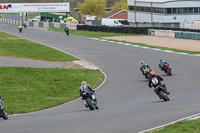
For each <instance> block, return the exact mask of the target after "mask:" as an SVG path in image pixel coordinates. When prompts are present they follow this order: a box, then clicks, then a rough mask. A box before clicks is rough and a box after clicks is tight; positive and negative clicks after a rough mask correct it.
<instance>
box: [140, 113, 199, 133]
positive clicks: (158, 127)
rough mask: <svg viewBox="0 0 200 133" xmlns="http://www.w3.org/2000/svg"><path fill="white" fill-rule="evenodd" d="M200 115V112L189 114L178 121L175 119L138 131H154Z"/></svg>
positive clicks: (143, 132)
mask: <svg viewBox="0 0 200 133" xmlns="http://www.w3.org/2000/svg"><path fill="white" fill-rule="evenodd" d="M199 115H200V113H199V114H195V115H191V116H188V117H185V118H182V119H179V120H176V121H173V122H170V123H167V124H164V125H161V126H157V127H154V128H151V129H147V130H144V131H141V132H138V133H145V132H149V131H153V130H156V129H160V128H163V127H166V126H168V125H172V124H175V123H177V122H180V121H184V120H187V119H191V118H193V117H197V116H199Z"/></svg>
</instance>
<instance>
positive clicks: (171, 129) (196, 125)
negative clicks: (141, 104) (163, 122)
mask: <svg viewBox="0 0 200 133" xmlns="http://www.w3.org/2000/svg"><path fill="white" fill-rule="evenodd" d="M151 133H200V119H198V120H193V121H182V122H177V123H175V124H172V125H169V126H167V127H164V128H163V129H160V130H156V131H152V132H151Z"/></svg>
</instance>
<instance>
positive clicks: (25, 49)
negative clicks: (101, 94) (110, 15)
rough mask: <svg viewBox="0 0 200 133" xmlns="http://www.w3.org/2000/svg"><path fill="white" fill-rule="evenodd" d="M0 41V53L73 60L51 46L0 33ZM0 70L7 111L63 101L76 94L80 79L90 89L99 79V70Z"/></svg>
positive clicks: (74, 96) (75, 96)
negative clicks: (88, 85)
mask: <svg viewBox="0 0 200 133" xmlns="http://www.w3.org/2000/svg"><path fill="white" fill-rule="evenodd" d="M0 41H1V43H0V55H1V56H2V55H3V56H11V57H22V58H29V59H37V60H47V61H71V60H77V58H75V57H73V56H70V55H67V54H65V53H62V52H60V51H57V50H55V49H52V48H49V47H46V46H43V45H40V44H37V43H34V42H31V41H28V40H25V39H21V38H19V37H16V36H13V35H10V34H6V33H3V32H0ZM0 73H1V74H0V84H1V86H0V95H1V96H2V98H3V101H4V104H5V108H6V110H7V112H8V114H16V113H24V112H31V111H36V110H42V109H45V108H49V107H53V106H56V105H59V104H63V103H65V102H68V101H70V100H72V99H75V98H77V97H79V90H78V88H79V87H80V83H81V81H83V80H84V81H86V82H87V83H89V84H90V85H91V86H92V87H93V88H94V87H96V86H97V85H99V84H100V83H101V82H102V80H103V74H102V73H101V72H100V71H99V70H88V69H58V68H57V69H56V68H50V69H47V68H23V67H0ZM97 95H98V94H97ZM80 108H81V107H80Z"/></svg>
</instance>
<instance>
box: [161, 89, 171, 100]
mask: <svg viewBox="0 0 200 133" xmlns="http://www.w3.org/2000/svg"><path fill="white" fill-rule="evenodd" d="M159 93H160V96H161V97H162V99H163V100H164V101H168V100H169V97H168V96H167V95H166V94H165V93H164V92H162V91H160V92H159Z"/></svg>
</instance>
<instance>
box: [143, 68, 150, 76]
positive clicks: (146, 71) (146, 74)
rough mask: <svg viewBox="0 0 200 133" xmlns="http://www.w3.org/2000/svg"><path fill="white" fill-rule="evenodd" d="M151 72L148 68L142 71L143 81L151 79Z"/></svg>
mask: <svg viewBox="0 0 200 133" xmlns="http://www.w3.org/2000/svg"><path fill="white" fill-rule="evenodd" d="M151 71H152V70H151V69H150V68H147V67H146V68H145V69H144V70H143V75H144V76H145V79H150V78H151V75H150V72H151Z"/></svg>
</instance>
